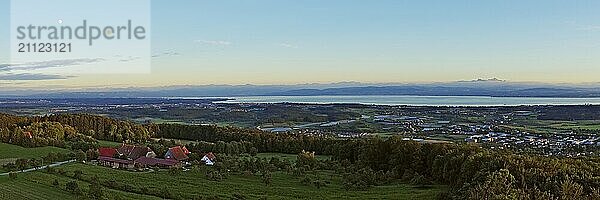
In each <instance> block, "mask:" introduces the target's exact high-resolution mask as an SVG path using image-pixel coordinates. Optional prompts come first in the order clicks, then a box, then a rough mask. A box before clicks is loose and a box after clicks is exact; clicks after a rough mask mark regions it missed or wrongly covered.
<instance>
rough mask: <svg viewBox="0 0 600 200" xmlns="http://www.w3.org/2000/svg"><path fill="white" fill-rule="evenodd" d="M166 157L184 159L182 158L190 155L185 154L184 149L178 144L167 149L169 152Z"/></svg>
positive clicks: (184, 158)
mask: <svg viewBox="0 0 600 200" xmlns="http://www.w3.org/2000/svg"><path fill="white" fill-rule="evenodd" d="M165 158H167V159H175V160H178V161H182V160H186V159H188V156H187V155H185V153H184V152H183V149H181V147H180V146H176V147H172V148H169V151H167V154H165Z"/></svg>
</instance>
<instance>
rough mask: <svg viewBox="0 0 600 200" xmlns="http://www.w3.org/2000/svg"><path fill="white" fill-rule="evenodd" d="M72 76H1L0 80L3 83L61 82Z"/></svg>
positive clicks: (23, 74)
mask: <svg viewBox="0 0 600 200" xmlns="http://www.w3.org/2000/svg"><path fill="white" fill-rule="evenodd" d="M71 77H72V76H61V75H52V74H29V73H22V74H0V80H3V81H41V80H61V79H68V78H71Z"/></svg>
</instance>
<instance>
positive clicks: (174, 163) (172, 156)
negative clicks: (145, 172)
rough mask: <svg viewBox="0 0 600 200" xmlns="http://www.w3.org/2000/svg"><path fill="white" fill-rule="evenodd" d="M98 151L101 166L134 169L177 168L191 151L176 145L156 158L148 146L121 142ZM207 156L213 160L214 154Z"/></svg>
mask: <svg viewBox="0 0 600 200" xmlns="http://www.w3.org/2000/svg"><path fill="white" fill-rule="evenodd" d="M98 153H99V157H98V163H99V164H100V165H102V166H107V167H112V168H122V169H134V168H147V167H161V168H179V167H182V166H183V163H182V161H185V160H187V159H188V156H187V155H188V154H190V153H191V152H190V151H189V150H188V149H187V148H185V147H181V146H176V147H172V148H169V151H167V153H166V154H165V159H161V158H156V153H154V151H152V149H150V148H149V147H144V146H136V145H127V144H123V145H121V147H119V148H117V149H115V148H106V147H102V148H99V149H98ZM211 155H212V153H211ZM209 157H211V158H213V159H211V160H214V155H212V156H209ZM211 163H212V161H211Z"/></svg>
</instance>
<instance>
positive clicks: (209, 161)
mask: <svg viewBox="0 0 600 200" xmlns="http://www.w3.org/2000/svg"><path fill="white" fill-rule="evenodd" d="M216 159H217V157H216V156H215V154H213V153H212V152H209V153H207V154H206V155H204V157H202V159H201V160H200V161H202V162H204V163H205V164H206V165H211V166H212V165H214V164H215V160H216Z"/></svg>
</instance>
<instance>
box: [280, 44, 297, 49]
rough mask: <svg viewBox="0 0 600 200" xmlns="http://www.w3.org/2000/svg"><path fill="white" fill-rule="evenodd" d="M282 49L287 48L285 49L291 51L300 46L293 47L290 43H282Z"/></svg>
mask: <svg viewBox="0 0 600 200" xmlns="http://www.w3.org/2000/svg"><path fill="white" fill-rule="evenodd" d="M279 46H280V47H285V48H290V49H297V48H298V46H297V45H293V44H290V43H280V44H279Z"/></svg>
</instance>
